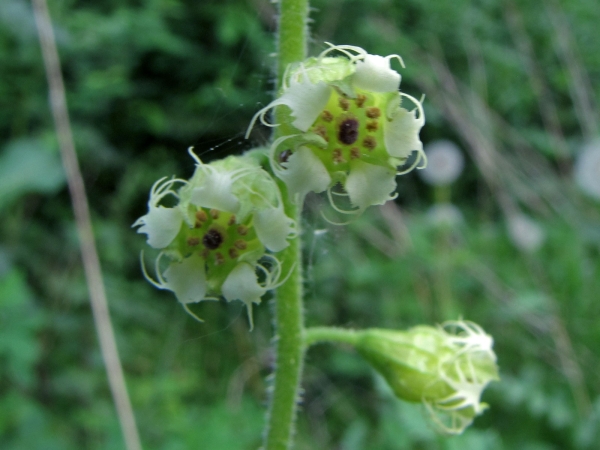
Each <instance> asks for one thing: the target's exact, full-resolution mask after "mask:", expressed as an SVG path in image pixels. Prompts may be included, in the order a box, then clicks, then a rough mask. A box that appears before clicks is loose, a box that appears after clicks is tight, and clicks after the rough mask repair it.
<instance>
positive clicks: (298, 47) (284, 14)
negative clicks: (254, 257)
mask: <svg viewBox="0 0 600 450" xmlns="http://www.w3.org/2000/svg"><path fill="white" fill-rule="evenodd" d="M279 14H280V15H279V32H278V42H277V49H278V60H277V80H278V87H280V86H281V80H282V77H283V73H284V72H285V68H286V67H287V65H288V64H290V63H292V62H296V61H302V60H303V59H304V58H306V29H307V26H306V22H307V18H308V0H280V11H279ZM286 114H287V111H282V108H277V111H276V117H281V116H283V115H286ZM278 122H279V121H278ZM278 131H279V132H285V130H284V129H283V127H280V128H279V130H278ZM278 184H279V187H280V189H281V191H282V194H283V202H284V208H285V212H286V214H287V215H288V217H291V218H293V219H294V220H295V221H296V223H297V224H298V227H299V226H300V213H301V210H302V205H297V204H295V203H294V202H293V201H292V200H291V199H290V197H289V195H288V192H287V189H286V187H285V185H284V184H283V183H282V182H281V181H279V182H278ZM301 249H302V245H301V239H300V230H299V232H298V237H297V238H296V239H293V240H292V242H291V243H290V246H289V247H288V248H286V249H285V250H284V251H283V252H282V253H281V260H282V264H283V270H284V272H283V273H288V272H289V271H291V275H290V277H289V278H288V279H287V281H286V282H285V283H284V284H283V285H281V286H280V287H279V288H278V289H277V292H276V295H275V333H276V334H275V343H276V346H277V347H276V348H277V357H276V367H275V374H274V382H273V383H274V385H273V393H272V398H271V404H270V407H269V419H268V424H267V429H266V434H265V445H264V448H265V449H266V450H287V449H289V448H291V446H292V437H293V434H294V424H295V421H296V405H297V402H298V397H299V389H300V378H301V374H302V365H303V361H304V344H303V334H304V317H303V310H302V295H303V293H302V252H301Z"/></svg>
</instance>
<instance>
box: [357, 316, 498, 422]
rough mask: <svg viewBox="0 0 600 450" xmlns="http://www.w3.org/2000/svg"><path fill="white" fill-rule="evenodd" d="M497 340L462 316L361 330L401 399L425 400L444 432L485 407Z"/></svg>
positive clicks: (362, 346)
mask: <svg viewBox="0 0 600 450" xmlns="http://www.w3.org/2000/svg"><path fill="white" fill-rule="evenodd" d="M492 345H493V340H492V338H491V337H490V336H488V335H487V334H485V332H484V331H483V330H482V329H481V328H480V327H479V326H478V325H476V324H474V323H472V322H465V321H458V322H448V323H446V324H444V325H443V326H442V327H438V328H435V327H430V326H417V327H414V328H412V329H409V330H408V331H395V330H382V329H371V330H365V331H363V332H361V333H360V338H359V339H358V341H357V343H356V348H357V350H358V351H359V352H360V353H361V354H362V355H363V357H364V358H365V359H366V360H367V361H369V362H370V363H371V364H372V365H373V367H374V368H375V369H377V371H378V372H379V373H380V374H381V375H382V376H383V377H384V378H385V379H386V381H387V382H388V384H389V385H390V387H391V388H392V390H393V391H394V393H395V394H396V395H397V396H398V397H399V398H400V399H402V400H406V401H409V402H423V404H424V405H425V406H426V407H427V409H428V411H429V412H430V416H431V418H432V419H433V421H434V423H435V424H436V425H437V426H438V427H439V428H440V429H441V430H443V431H444V432H447V433H451V434H459V433H462V431H463V430H464V429H465V428H466V427H467V426H469V425H470V424H471V422H472V421H473V419H474V418H475V416H477V415H479V414H481V413H482V412H483V411H484V410H485V409H486V408H487V405H486V404H485V403H481V402H480V397H481V394H482V392H483V390H484V388H485V387H486V385H487V384H488V383H489V382H490V381H493V380H497V379H498V367H497V366H496V355H495V354H494V352H493V350H492Z"/></svg>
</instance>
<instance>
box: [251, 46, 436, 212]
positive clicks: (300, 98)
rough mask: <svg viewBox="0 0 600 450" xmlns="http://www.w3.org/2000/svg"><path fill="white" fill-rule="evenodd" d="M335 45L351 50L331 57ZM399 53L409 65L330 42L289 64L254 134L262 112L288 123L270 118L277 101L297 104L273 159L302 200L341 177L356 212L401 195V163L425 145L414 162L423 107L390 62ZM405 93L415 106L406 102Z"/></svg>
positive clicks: (277, 170) (273, 150) (337, 48)
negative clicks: (398, 189)
mask: <svg viewBox="0 0 600 450" xmlns="http://www.w3.org/2000/svg"><path fill="white" fill-rule="evenodd" d="M334 51H337V52H339V53H341V54H343V55H344V56H330V54H331V53H332V52H334ZM393 59H397V60H399V61H400V63H401V64H402V59H401V58H400V57H399V56H398V55H390V56H386V57H383V56H377V55H370V54H368V53H367V52H366V51H365V50H363V49H362V48H359V47H353V46H348V45H341V46H333V45H330V48H328V49H327V50H325V51H324V52H322V53H321V54H320V55H319V56H318V57H316V58H308V59H307V60H305V61H303V62H302V63H299V64H295V65H292V66H290V67H289V68H288V70H287V72H286V74H285V76H284V82H283V87H282V90H281V93H280V96H279V97H278V98H277V99H275V100H274V101H273V102H271V103H270V104H269V105H267V106H266V107H265V108H263V109H262V110H261V111H259V112H258V113H257V114H256V115H255V117H254V119H253V120H252V123H251V124H250V127H249V129H248V133H249V132H250V130H251V129H252V127H253V125H254V123H255V121H256V120H257V119H260V120H261V122H262V123H263V124H265V125H269V126H280V125H284V124H281V123H277V124H270V123H267V122H266V121H265V114H266V113H267V112H268V111H270V110H271V109H273V108H274V107H276V106H280V105H285V106H286V107H287V108H289V110H290V116H289V117H290V119H289V123H285V125H286V127H284V128H285V129H286V132H285V133H279V138H278V139H276V140H275V142H274V143H273V145H272V146H271V156H270V159H271V166H272V168H273V172H274V173H275V174H276V175H277V176H278V177H279V178H281V179H282V180H283V181H284V182H285V183H286V184H287V186H288V190H289V191H290V193H291V195H292V196H293V197H294V198H295V199H296V201H298V202H302V200H303V199H304V196H305V195H306V194H307V193H308V192H317V193H318V192H323V191H328V193H331V189H332V188H333V187H334V186H336V185H338V184H339V185H341V186H342V187H343V188H344V190H345V195H347V196H348V199H349V200H350V203H351V205H352V206H353V207H354V208H355V209H354V210H352V212H356V213H359V212H361V211H363V210H364V209H365V208H367V207H368V206H370V205H379V204H383V203H385V202H386V201H388V200H391V199H393V198H395V196H394V195H393V191H394V190H395V188H396V182H395V177H396V175H397V174H398V173H399V172H398V169H397V168H398V167H399V166H401V165H403V164H404V163H406V161H407V159H408V157H409V156H410V155H411V153H412V152H413V151H416V152H418V157H417V159H416V162H415V163H414V165H413V167H415V166H416V165H418V164H419V163H421V162H422V157H423V145H422V143H421V141H420V139H419V131H420V129H421V127H422V126H423V124H424V123H425V116H424V113H423V108H422V106H421V102H420V101H418V100H416V99H415V98H413V97H411V96H409V95H407V94H405V93H401V92H399V91H398V88H399V86H400V74H399V73H398V72H396V71H395V70H393V69H392V68H391V66H390V62H391V61H392V60H393ZM404 99H406V100H408V101H409V102H411V103H412V104H413V107H412V109H406V108H404V107H403V106H404V105H401V104H402V101H403V100H404ZM288 131H289V132H288ZM411 169H412V167H411ZM409 170H410V169H409ZM405 172H406V171H405ZM405 172H402V173H405ZM329 198H330V200H331V202H332V206H334V208H335V207H336V206H335V205H334V204H333V200H332V198H333V197H332V196H331V195H329ZM336 209H337V208H336ZM338 210H339V209H338ZM343 212H348V211H343Z"/></svg>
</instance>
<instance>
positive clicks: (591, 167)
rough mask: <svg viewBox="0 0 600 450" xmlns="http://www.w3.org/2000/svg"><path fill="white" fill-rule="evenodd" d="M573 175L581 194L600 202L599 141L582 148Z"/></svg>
mask: <svg viewBox="0 0 600 450" xmlns="http://www.w3.org/2000/svg"><path fill="white" fill-rule="evenodd" d="M574 175H575V182H576V183H577V185H578V186H579V187H580V189H581V190H582V191H583V192H585V193H586V194H588V195H589V196H591V197H594V198H596V199H598V200H600V140H595V141H593V142H590V143H588V144H586V145H584V146H583V148H582V150H581V152H580V153H579V155H578V156H577V161H575V170H574Z"/></svg>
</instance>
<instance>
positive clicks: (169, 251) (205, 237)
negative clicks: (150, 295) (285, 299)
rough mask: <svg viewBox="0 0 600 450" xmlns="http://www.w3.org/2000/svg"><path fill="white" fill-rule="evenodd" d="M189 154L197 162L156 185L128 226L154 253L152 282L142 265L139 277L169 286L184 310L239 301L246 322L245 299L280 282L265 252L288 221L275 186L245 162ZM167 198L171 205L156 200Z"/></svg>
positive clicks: (283, 241) (278, 244)
mask: <svg viewBox="0 0 600 450" xmlns="http://www.w3.org/2000/svg"><path fill="white" fill-rule="evenodd" d="M190 154H191V156H192V157H193V158H194V159H195V160H196V163H197V164H196V171H195V172H194V175H193V176H192V178H191V179H190V180H189V181H185V180H179V179H174V180H165V179H164V178H163V179H161V180H159V181H158V182H156V183H155V184H154V186H153V187H152V190H151V192H150V200H149V202H148V209H149V211H148V213H147V214H146V215H144V216H142V217H140V218H139V219H138V220H137V221H136V222H135V223H134V225H133V226H139V227H140V228H139V229H138V232H139V233H145V234H146V235H147V236H148V243H149V244H150V246H152V247H153V248H155V249H158V250H160V253H159V255H158V256H157V258H156V261H155V264H154V271H155V278H156V279H154V278H152V277H150V276H149V275H148V273H147V272H146V269H145V268H144V275H145V276H146V278H147V279H148V281H150V282H151V283H152V284H153V285H154V286H156V287H157V288H159V289H166V290H170V291H172V292H173V293H174V294H175V296H176V297H177V299H178V300H179V302H180V303H181V304H182V305H184V307H185V308H186V310H187V311H188V312H190V314H193V313H191V311H190V310H189V307H188V306H187V305H188V304H189V303H197V302H200V301H202V300H217V299H218V298H219V296H221V295H222V296H223V297H224V298H225V299H226V300H228V301H232V300H241V301H242V302H244V303H245V304H246V306H247V307H248V313H249V318H250V322H252V316H251V306H252V304H254V303H259V302H260V298H261V297H262V296H263V295H264V294H265V292H267V291H268V290H270V289H273V288H275V287H277V286H278V285H279V284H281V283H282V282H283V277H282V273H281V264H280V263H279V260H278V259H277V258H276V257H275V256H274V255H272V254H271V253H267V252H279V251H281V250H283V249H284V248H286V247H287V246H288V245H289V239H293V238H294V237H295V235H296V224H295V222H294V221H293V220H292V219H290V218H289V217H287V216H286V214H285V212H284V210H283V204H282V201H281V194H280V193H279V189H278V187H277V184H276V183H275V181H274V180H273V179H272V178H271V176H270V175H269V174H268V173H267V172H265V171H264V170H263V169H262V168H261V167H260V166H259V165H258V163H257V162H255V161H254V160H253V159H251V158H245V157H229V158H226V159H224V160H220V161H215V162H213V163H211V164H204V163H203V162H202V161H201V160H200V159H199V158H198V157H197V156H196V155H195V154H193V153H192V152H191V151H190ZM176 184H179V185H180V187H179V189H178V190H174V186H175V185H176ZM167 196H171V197H172V198H173V199H174V200H175V201H177V204H176V205H175V206H171V207H166V206H162V205H160V202H161V201H162V200H163V199H164V198H165V197H167ZM264 261H266V262H267V263H268V264H266V263H265V262H264ZM259 274H262V275H261V276H260V277H259ZM259 280H260V281H259ZM194 317H196V316H195V315H194ZM196 318H197V317H196Z"/></svg>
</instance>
